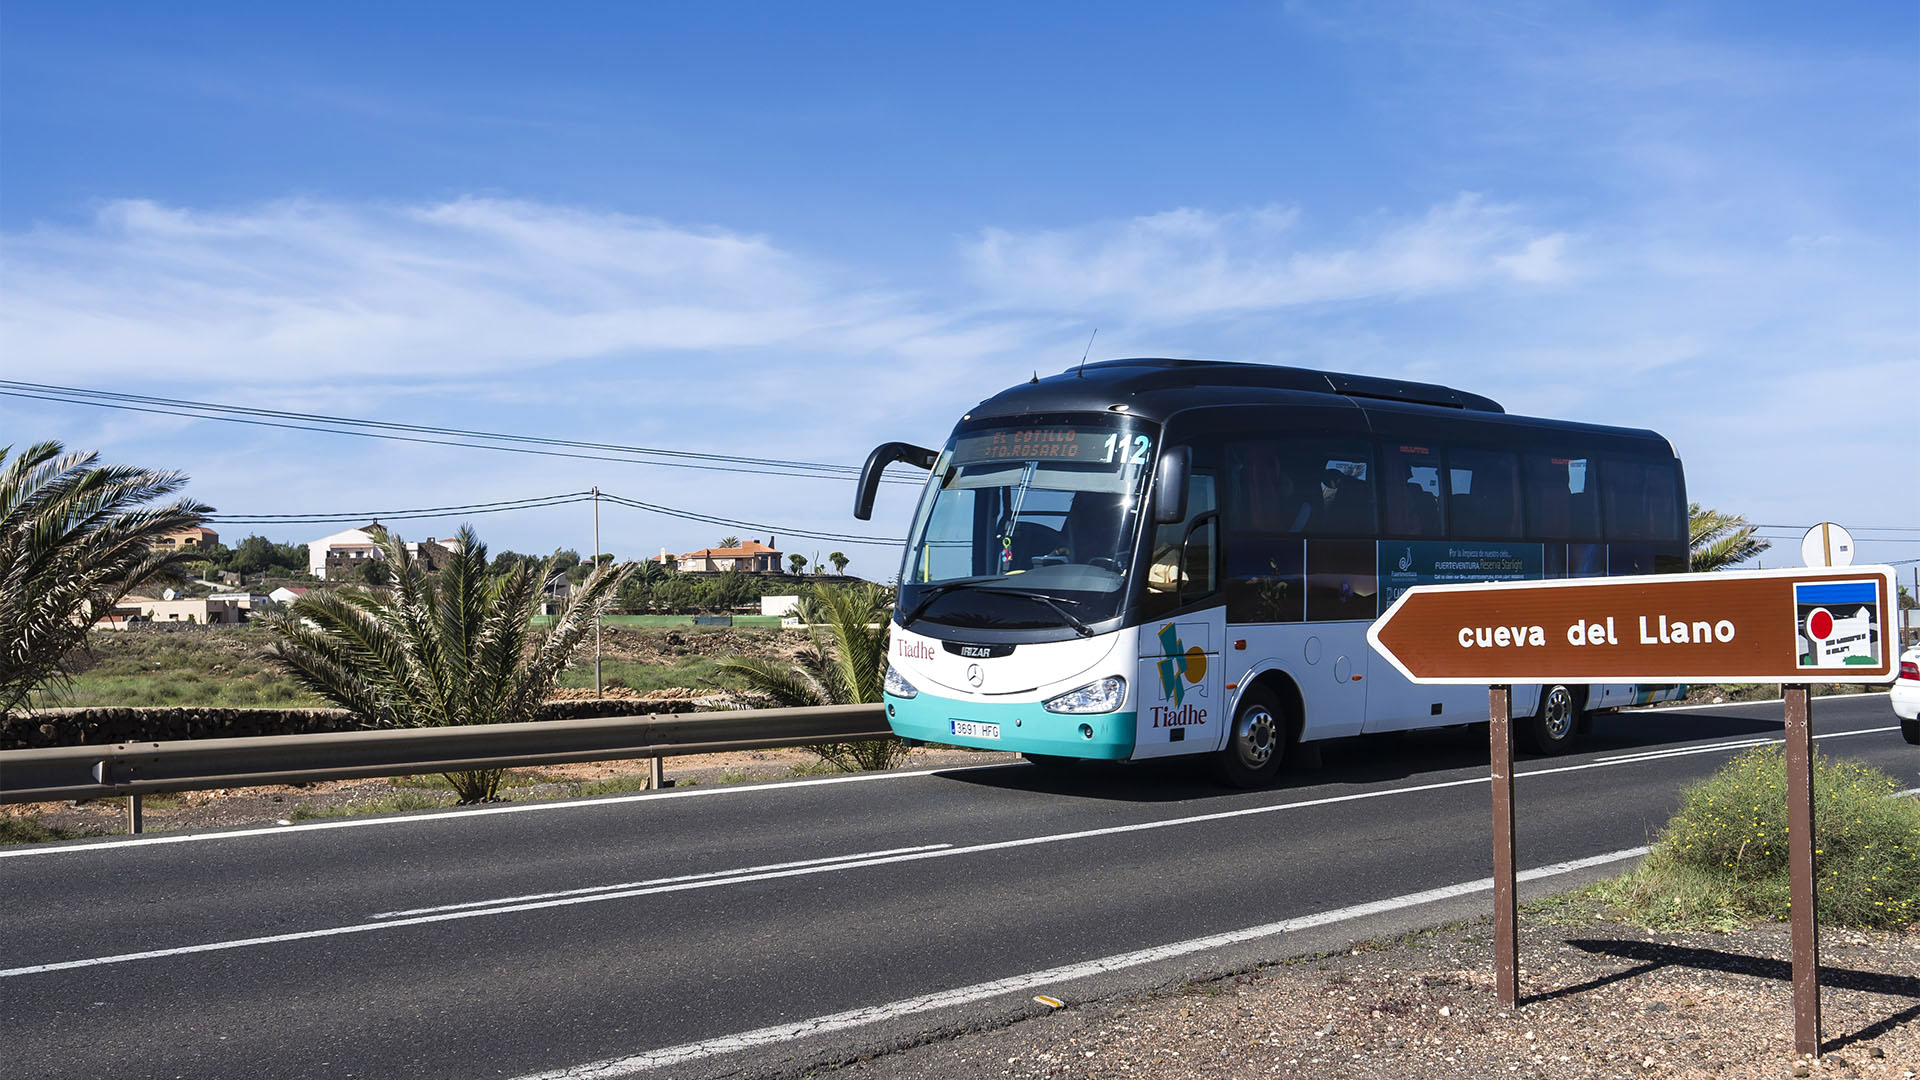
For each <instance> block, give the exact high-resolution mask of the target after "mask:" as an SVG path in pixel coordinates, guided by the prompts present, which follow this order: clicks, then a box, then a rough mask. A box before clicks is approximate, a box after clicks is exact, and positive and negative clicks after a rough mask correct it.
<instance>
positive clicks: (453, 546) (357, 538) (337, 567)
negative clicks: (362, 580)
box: [307, 521, 460, 581]
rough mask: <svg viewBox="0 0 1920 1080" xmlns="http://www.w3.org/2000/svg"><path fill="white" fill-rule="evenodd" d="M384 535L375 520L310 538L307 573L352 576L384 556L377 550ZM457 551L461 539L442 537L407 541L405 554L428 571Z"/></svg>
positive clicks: (384, 528)
mask: <svg viewBox="0 0 1920 1080" xmlns="http://www.w3.org/2000/svg"><path fill="white" fill-rule="evenodd" d="M385 534H386V526H384V525H382V524H380V523H379V522H377V521H375V522H370V523H369V524H367V525H364V526H362V527H360V528H358V529H348V530H346V531H345V532H337V533H334V534H333V535H332V536H323V537H321V538H320V539H318V540H310V541H308V542H307V572H308V573H310V574H312V575H313V576H314V577H317V578H319V579H320V580H322V581H325V580H328V579H329V578H331V579H333V580H335V581H338V580H340V579H341V578H342V577H354V576H356V575H355V571H356V570H358V569H359V567H360V566H361V565H362V564H364V563H365V562H366V560H368V559H384V558H386V555H385V554H384V553H383V552H382V551H381V550H380V538H381V537H382V536H384V535H385ZM458 550H460V541H459V540H457V539H454V538H451V537H449V538H448V539H445V540H436V539H434V538H433V537H428V538H426V539H425V540H409V541H407V554H408V555H410V556H412V557H413V558H414V559H416V560H418V561H419V562H420V564H421V567H422V568H423V569H425V570H426V571H427V572H428V573H433V572H435V571H437V570H439V569H440V568H441V567H443V566H445V565H447V563H448V561H449V560H451V559H452V557H453V553H454V552H456V551H458Z"/></svg>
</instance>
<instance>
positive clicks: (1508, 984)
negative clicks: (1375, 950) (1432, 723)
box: [1487, 684, 1520, 1009]
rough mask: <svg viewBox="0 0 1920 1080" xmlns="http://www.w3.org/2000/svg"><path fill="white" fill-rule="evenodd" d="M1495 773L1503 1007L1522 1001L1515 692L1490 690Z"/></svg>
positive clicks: (1497, 962)
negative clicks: (1516, 855) (1515, 855)
mask: <svg viewBox="0 0 1920 1080" xmlns="http://www.w3.org/2000/svg"><path fill="white" fill-rule="evenodd" d="M1487 743H1488V751H1489V756H1490V757H1491V758H1492V763H1493V767H1492V772H1493V987H1494V990H1495V992H1496V993H1498V994H1499V996H1500V1004H1502V1005H1505V1006H1506V1007H1508V1008H1510V1009H1511V1008H1514V1007H1515V1005H1516V1004H1517V1003H1518V1002H1519V1000H1520V962H1519V961H1520V947H1519V927H1518V923H1519V921H1520V911H1519V903H1518V900H1517V899H1516V898H1515V895H1514V893H1515V889H1514V875H1513V687H1511V686H1506V685H1500V684H1496V685H1493V686H1489V687H1487Z"/></svg>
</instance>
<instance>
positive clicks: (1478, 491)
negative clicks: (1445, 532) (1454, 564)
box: [1447, 448, 1520, 540]
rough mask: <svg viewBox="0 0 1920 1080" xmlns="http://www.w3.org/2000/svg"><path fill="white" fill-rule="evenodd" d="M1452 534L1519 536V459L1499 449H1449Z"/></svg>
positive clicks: (1497, 537) (1491, 537) (1492, 537)
mask: <svg viewBox="0 0 1920 1080" xmlns="http://www.w3.org/2000/svg"><path fill="white" fill-rule="evenodd" d="M1447 505H1448V513H1449V514H1450V515H1451V520H1452V522H1453V529H1452V532H1451V534H1450V535H1453V536H1460V537H1471V538H1475V539H1482V540H1512V539H1516V538H1518V537H1519V535H1520V461H1519V459H1518V458H1516V457H1514V456H1513V455H1512V454H1509V453H1506V452H1505V451H1500V450H1463V449H1458V448H1456V449H1453V450H1449V451H1447Z"/></svg>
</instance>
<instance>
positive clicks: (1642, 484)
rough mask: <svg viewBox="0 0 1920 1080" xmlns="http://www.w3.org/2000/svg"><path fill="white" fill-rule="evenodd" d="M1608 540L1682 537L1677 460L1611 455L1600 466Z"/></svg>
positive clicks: (1671, 538)
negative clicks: (1676, 488)
mask: <svg viewBox="0 0 1920 1080" xmlns="http://www.w3.org/2000/svg"><path fill="white" fill-rule="evenodd" d="M1600 486H1601V490H1602V491H1603V492H1605V494H1606V502H1607V539H1608V540H1678V539H1679V538H1680V515H1679V514H1678V513H1676V512H1675V511H1676V508H1677V507H1678V505H1679V504H1678V502H1677V501H1676V500H1675V498H1674V483H1673V463H1672V462H1670V461H1634V460H1632V459H1630V458H1608V459H1607V460H1606V461H1604V462H1602V463H1601V466H1600Z"/></svg>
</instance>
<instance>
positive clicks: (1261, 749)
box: [1233, 705, 1278, 769]
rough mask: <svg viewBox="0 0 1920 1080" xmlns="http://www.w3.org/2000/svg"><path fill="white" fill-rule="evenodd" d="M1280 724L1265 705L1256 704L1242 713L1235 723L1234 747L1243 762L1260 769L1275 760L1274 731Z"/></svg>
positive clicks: (1251, 767) (1252, 767) (1249, 766)
mask: <svg viewBox="0 0 1920 1080" xmlns="http://www.w3.org/2000/svg"><path fill="white" fill-rule="evenodd" d="M1277 726H1278V725H1276V724H1275V723H1274V719H1273V714H1272V713H1270V712H1268V711H1267V710H1266V708H1265V707H1263V706H1260V705H1254V706H1252V707H1250V708H1248V709H1247V710H1246V711H1245V712H1243V713H1241V714H1240V720H1239V722H1238V723H1236V724H1235V725H1234V731H1233V748H1234V752H1235V753H1237V754H1238V755H1239V757H1240V762H1241V764H1243V765H1245V766H1247V767H1248V768H1250V769H1258V768H1261V767H1262V766H1264V765H1266V763H1267V762H1269V761H1271V760H1273V750H1274V732H1275V729H1276V727H1277Z"/></svg>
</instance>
